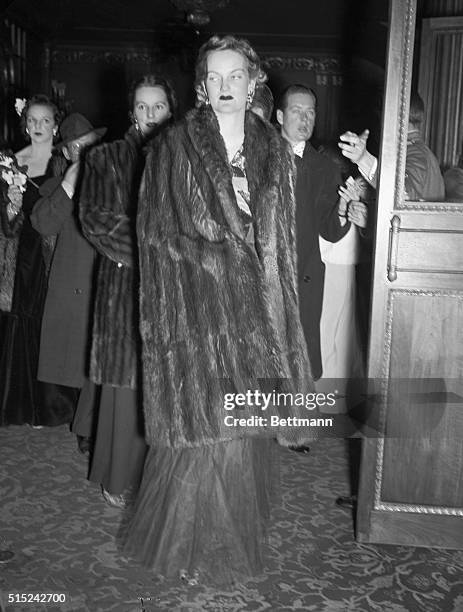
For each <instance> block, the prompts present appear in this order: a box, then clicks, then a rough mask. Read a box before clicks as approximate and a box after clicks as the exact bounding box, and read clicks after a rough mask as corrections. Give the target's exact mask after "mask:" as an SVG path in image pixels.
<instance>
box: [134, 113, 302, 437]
mask: <svg viewBox="0 0 463 612" xmlns="http://www.w3.org/2000/svg"><path fill="white" fill-rule="evenodd" d="M245 131H246V138H245V145H244V146H245V151H244V152H245V157H246V160H247V178H248V185H249V191H250V200H251V201H250V208H251V210H252V213H253V219H254V233H255V245H250V244H249V243H247V242H246V239H245V230H244V227H243V225H242V221H241V218H240V215H239V212H238V208H237V205H236V200H235V195H234V191H233V187H232V181H231V170H230V167H229V164H228V161H227V158H226V152H225V146H224V143H223V140H222V138H221V136H220V133H219V130H218V124H217V122H216V119H215V116H214V114H213V113H212V111H210V110H208V109H198V110H195V111H192V112H191V113H189V114H188V116H187V118H186V120H185V121H184V122H183V123H181V124H179V125H177V126H175V127H174V128H172V129H170V130H169V131H167V132H166V133H165V134H163V135H162V136H161V137H160V138H159V139H157V141H155V142H154V144H153V147H152V150H151V152H150V153H149V155H148V158H147V162H146V167H145V174H144V178H143V181H142V186H141V191H140V202H139V214H138V220H137V233H138V240H139V263H140V284H141V293H140V296H141V297H140V300H141V302H140V326H141V336H142V353H143V360H142V361H143V386H144V409H145V427H146V432H147V439H148V442H149V443H152V444H156V445H163V446H173V447H181V446H195V445H199V444H205V443H214V442H217V441H220V440H227V439H231V438H234V437H242V436H244V435H270V436H278V435H279V436H280V438H281V439H282V440H283V441H284V442H286V443H297V442H298V441H299V442H300V441H301V440H302V439H303V440H306V439H308V438H309V437H310V435H309V433H308V431H307V430H298V429H297V428H286V431H283V430H282V429H280V430H279V429H278V428H273V429H272V428H270V427H268V428H266V427H263V428H259V427H248V428H246V427H242V426H234V427H230V426H228V425H226V424H225V417H226V416H227V412H226V411H225V409H224V396H225V393H237V392H246V391H247V390H255V389H262V388H266V389H267V390H268V389H269V388H270V389H274V388H275V386H276V385H277V384H278V388H279V389H280V390H287V391H289V390H292V391H296V390H297V391H300V392H306V391H307V390H310V389H311V388H312V387H311V376H310V366H309V362H308V358H307V351H306V347H305V341H304V337H303V334H302V329H301V325H300V321H299V312H298V301H297V290H296V271H295V270H296V262H295V244H294V240H295V238H294V235H295V234H294V190H293V166H292V161H291V157H290V154H289V151H288V150H287V147H286V145H285V144H284V143H283V141H282V140H281V139H280V137H279V135H278V134H277V133H276V131H275V130H274V129H273V128H272V127H271V126H270V125H269V124H267V123H264V122H263V121H261V120H260V118H257V117H254V116H252V117H251V116H248V115H247V119H246V129H245ZM281 412H284V413H285V416H288V409H287V407H285V408H283V409H281ZM253 415H254V416H261V415H260V414H259V409H258V408H255V407H243V408H242V409H241V410H240V411H239V415H238V416H240V417H247V418H249V417H251V416H253Z"/></svg>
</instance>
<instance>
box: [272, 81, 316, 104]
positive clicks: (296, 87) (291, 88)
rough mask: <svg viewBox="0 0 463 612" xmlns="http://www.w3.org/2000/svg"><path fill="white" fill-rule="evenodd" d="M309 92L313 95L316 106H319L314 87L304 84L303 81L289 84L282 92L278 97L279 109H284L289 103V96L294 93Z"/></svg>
mask: <svg viewBox="0 0 463 612" xmlns="http://www.w3.org/2000/svg"><path fill="white" fill-rule="evenodd" d="M298 93H302V94H309V95H311V96H312V97H313V99H314V102H315V106H317V96H316V94H315V92H314V90H313V89H311V88H310V87H307V85H303V84H302V83H293V84H292V85H288V86H287V87H286V88H285V89H284V90H283V91H282V92H281V94H280V97H279V98H278V104H277V109H278V110H281V111H284V110H285V109H286V107H287V105H288V98H289V96H291V95H292V94H298Z"/></svg>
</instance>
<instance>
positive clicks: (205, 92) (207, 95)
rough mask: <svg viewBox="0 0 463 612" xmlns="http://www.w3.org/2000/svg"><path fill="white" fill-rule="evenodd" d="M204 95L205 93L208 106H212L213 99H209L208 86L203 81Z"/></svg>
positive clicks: (205, 102)
mask: <svg viewBox="0 0 463 612" xmlns="http://www.w3.org/2000/svg"><path fill="white" fill-rule="evenodd" d="M203 95H204V104H205V105H206V106H210V105H211V101H210V100H209V94H208V93H207V89H206V86H205V85H204V83H203Z"/></svg>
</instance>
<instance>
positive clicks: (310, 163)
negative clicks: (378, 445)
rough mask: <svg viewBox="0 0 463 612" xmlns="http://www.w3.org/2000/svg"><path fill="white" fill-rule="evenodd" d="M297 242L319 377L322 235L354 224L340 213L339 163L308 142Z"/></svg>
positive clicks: (300, 175) (300, 167) (335, 236)
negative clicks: (344, 219) (320, 244)
mask: <svg viewBox="0 0 463 612" xmlns="http://www.w3.org/2000/svg"><path fill="white" fill-rule="evenodd" d="M295 163H296V168H297V179H296V244H297V257H298V267H297V275H298V278H297V280H298V288H299V305H300V315H301V322H302V326H303V329H304V334H305V338H306V342H307V348H308V352H309V358H310V362H311V365H312V372H313V376H314V378H315V379H317V378H320V376H321V375H322V361H321V354H320V317H321V311H322V302H323V284H324V278H325V265H324V263H323V262H322V259H321V256H320V246H319V240H318V237H319V235H320V236H322V237H323V238H325V240H328V241H330V242H337V241H338V240H340V239H341V238H342V237H343V236H344V235H345V234H346V233H347V231H348V229H349V226H350V223H349V222H347V223H345V225H344V226H342V225H341V218H340V217H339V216H338V200H339V196H338V187H339V185H340V184H341V183H342V179H341V174H340V172H339V170H338V167H337V166H336V164H334V163H333V162H332V161H331V160H330V159H328V158H327V157H325V156H324V155H322V154H321V153H318V152H317V151H316V150H315V149H314V148H313V146H312V145H311V144H310V143H308V142H307V143H306V146H305V149H304V155H303V157H302V159H301V158H300V157H299V156H297V155H296V156H295Z"/></svg>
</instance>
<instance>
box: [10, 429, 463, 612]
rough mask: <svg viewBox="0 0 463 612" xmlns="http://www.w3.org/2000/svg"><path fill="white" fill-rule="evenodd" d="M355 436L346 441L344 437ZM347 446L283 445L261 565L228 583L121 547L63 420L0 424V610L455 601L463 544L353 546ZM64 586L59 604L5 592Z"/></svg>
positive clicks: (377, 607)
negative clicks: (132, 557) (342, 504)
mask: <svg viewBox="0 0 463 612" xmlns="http://www.w3.org/2000/svg"><path fill="white" fill-rule="evenodd" d="M352 444H354V443H352V442H351V443H350V445H351V448H352ZM349 454H350V453H349V448H348V445H347V443H346V442H344V441H342V440H337V439H331V440H324V441H321V442H319V443H317V444H316V445H314V446H313V447H312V451H311V453H310V454H309V455H298V454H295V453H291V452H289V451H287V450H285V449H280V450H279V456H280V464H281V475H282V487H281V498H280V502H281V503H280V505H279V506H278V507H277V508H276V509H275V512H274V517H273V520H272V524H271V529H270V540H269V543H268V546H267V547H266V552H267V558H268V563H267V567H266V571H265V574H264V575H263V576H261V577H259V578H258V579H254V580H252V581H250V582H248V583H247V584H246V585H242V586H239V587H237V588H235V589H234V590H232V591H216V590H212V589H210V588H208V587H207V586H204V585H199V586H195V587H187V586H185V585H184V584H183V583H182V582H180V581H166V580H164V579H162V578H159V577H156V576H154V575H151V574H150V573H149V572H148V571H145V570H143V569H140V568H139V567H137V566H135V565H134V564H133V563H131V562H129V561H128V560H127V559H125V558H123V557H121V556H120V555H119V554H118V552H117V549H116V546H115V535H116V533H117V530H118V527H119V524H120V517H121V514H120V511H118V510H116V509H113V508H110V507H108V506H106V505H105V503H104V502H103V500H102V498H101V495H100V493H99V490H98V489H97V487H95V486H94V485H91V484H90V483H88V482H87V481H86V480H85V476H86V467H87V465H86V459H85V457H83V456H82V455H79V454H78V452H77V449H76V443H75V438H74V437H73V436H72V435H71V434H70V433H69V432H68V431H67V428H66V427H59V428H55V429H47V428H45V429H41V430H32V429H31V428H29V427H27V426H23V427H9V428H3V429H1V428H0V474H1V481H0V500H1V523H0V549H11V550H13V551H14V552H15V553H16V555H15V557H14V559H12V560H11V561H9V562H7V563H3V564H1V565H0V572H1V576H0V588H1V593H2V595H1V596H0V609H1V610H2V612H3V611H4V610H6V611H8V612H16V611H19V610H21V611H22V610H24V611H30V612H32V611H33V612H36V611H40V610H46V611H47V612H49V611H51V610H61V611H65V612H70V611H76V612H77V611H78V612H81V611H84V612H86V611H88V612H99V611H106V610H114V611H118V612H119V611H120V612H142V611H145V612H151V611H168V612H177V611H178V612H187V611H210V612H216V611H225V612H241V611H249V612H251V611H253V612H258V611H264V610H268V611H270V612H273V611H288V612H289V611H292V610H299V611H301V610H303V611H313V612H369V611H377V612H462V611H463V551H446V550H435V549H434V550H432V549H418V548H416V549H415V548H406V547H395V546H373V545H360V544H357V543H356V542H355V540H354V533H353V520H352V515H351V512H350V511H349V510H346V509H341V508H338V507H337V506H336V505H335V504H334V500H335V498H336V496H337V495H347V494H349V492H350V484H349V482H350V476H349V461H348V457H349ZM12 593H14V594H16V593H31V594H36V593H62V594H64V595H65V597H66V601H65V602H64V603H54V604H53V603H47V604H40V603H37V602H35V603H12V604H8V603H7V601H8V594H12Z"/></svg>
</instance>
